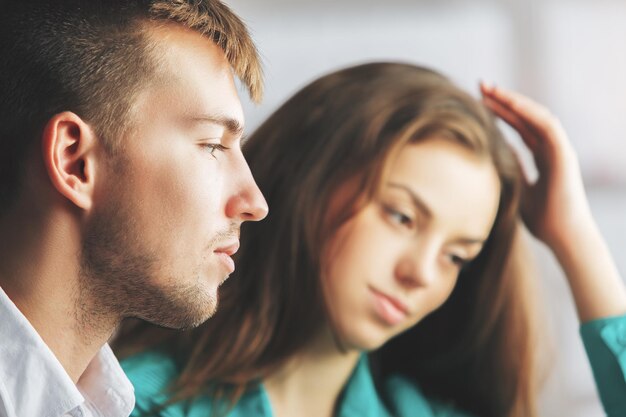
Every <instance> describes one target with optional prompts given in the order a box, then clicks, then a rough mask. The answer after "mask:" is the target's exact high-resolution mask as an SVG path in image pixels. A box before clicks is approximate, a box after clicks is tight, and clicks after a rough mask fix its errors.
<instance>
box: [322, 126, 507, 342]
mask: <svg viewBox="0 0 626 417" xmlns="http://www.w3.org/2000/svg"><path fill="white" fill-rule="evenodd" d="M390 162H391V165H390V167H391V169H390V171H389V176H388V177H387V179H386V180H385V182H384V184H383V186H382V190H381V193H380V195H378V196H376V197H375V198H374V199H373V201H371V202H370V203H368V204H367V205H365V207H364V208H363V209H361V210H360V211H359V212H358V213H357V214H355V215H354V216H353V217H352V218H351V219H349V220H348V221H347V222H345V223H344V224H343V225H342V226H341V227H340V228H339V229H338V230H337V231H336V232H335V234H334V235H333V236H332V237H331V238H330V240H329V242H328V245H327V246H326V251H325V266H324V273H323V277H322V281H323V287H324V292H325V296H326V301H327V304H328V308H329V312H330V318H331V324H332V326H333V328H334V329H335V331H336V333H337V335H338V337H339V339H340V340H341V342H342V343H343V344H344V345H345V347H346V348H348V349H358V350H372V349H376V348H378V347H380V346H381V345H382V344H384V343H385V342H387V341H388V340H389V339H391V338H392V337H394V336H396V335H398V334H399V333H401V332H403V331H405V330H407V329H408V328H410V327H412V326H413V325H414V324H416V323H417V322H418V321H420V320H421V319H422V318H424V317H425V316H426V315H428V314H429V313H431V312H432V311H434V310H435V309H436V308H438V307H439V306H441V305H442V304H443V302H444V301H445V300H446V299H447V298H448V296H449V295H450V293H451V292H452V289H453V288H454V285H455V283H456V281H457V277H458V275H459V272H460V270H461V267H462V266H463V265H464V264H465V263H467V262H468V261H470V260H472V259H474V258H475V257H476V256H477V255H478V253H479V252H480V250H481V249H482V247H483V244H484V242H485V240H486V239H487V237H488V235H489V232H490V230H491V228H492V226H493V223H494V220H495V217H496V213H497V210H498V201H499V197H500V185H499V179H498V175H497V173H496V170H495V168H494V166H493V165H492V163H491V162H489V161H488V160H486V159H484V158H481V157H479V156H477V155H476V154H475V153H473V152H472V151H471V150H469V149H467V148H465V147H463V146H461V145H459V144H457V143H453V142H451V141H448V140H445V139H439V138H433V139H429V140H425V141H421V142H419V143H416V144H409V145H407V146H405V147H404V148H403V149H402V151H401V152H399V154H398V156H397V157H396V159H395V161H390ZM336 198H341V197H340V196H336ZM331 205H332V204H331Z"/></svg>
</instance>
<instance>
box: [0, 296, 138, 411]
mask: <svg viewBox="0 0 626 417" xmlns="http://www.w3.org/2000/svg"><path fill="white" fill-rule="evenodd" d="M59 337H63V336H62V335H59ZM134 405H135V395H134V390H133V386H132V385H131V383H130V381H129V380H128V378H126V375H125V374H124V371H122V368H121V367H120V364H119V362H118V361H117V359H116V358H115V355H113V352H112V351H111V348H110V347H109V345H104V346H103V347H102V349H101V350H100V351H99V352H98V354H97V355H96V357H95V358H94V359H93V360H92V361H91V362H90V363H89V365H88V366H87V369H86V370H85V372H84V373H83V375H82V376H81V377H80V380H79V381H78V384H76V385H75V384H74V382H73V381H72V379H71V378H70V377H69V375H68V374H67V372H65V369H64V368H63V366H62V365H61V363H60V362H59V360H58V359H57V358H56V357H55V356H54V354H53V353H52V351H51V350H50V348H49V347H48V346H47V345H46V344H45V342H44V341H43V339H42V338H41V337H40V336H39V334H38V333H37V331H36V330H35V329H34V328H33V326H32V325H31V324H30V323H29V321H28V319H27V318H26V317H25V316H24V315H23V314H22V313H21V312H20V310H19V309H18V308H17V306H16V305H15V304H14V303H13V302H12V301H11V300H10V299H9V297H8V296H7V295H6V293H5V292H4V291H3V290H2V288H0V417H62V416H71V417H105V416H106V417H128V415H130V412H131V411H132V410H133V407H134Z"/></svg>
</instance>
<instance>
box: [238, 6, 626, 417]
mask: <svg viewBox="0 0 626 417" xmlns="http://www.w3.org/2000/svg"><path fill="white" fill-rule="evenodd" d="M226 3H227V4H229V5H230V6H231V7H232V8H233V9H234V10H235V11H236V12H237V13H238V14H239V15H240V16H242V17H243V18H244V19H245V20H246V22H247V23H248V25H249V26H250V28H251V31H252V34H253V37H254V38H255V39H256V41H257V44H258V46H259V49H260V51H261V54H262V56H263V59H264V64H265V65H264V67H265V73H266V95H265V99H264V101H263V103H262V104H261V105H259V106H255V105H253V104H252V103H250V102H249V101H247V97H246V95H245V93H242V94H241V97H242V100H243V102H244V107H245V111H246V117H247V123H246V124H247V131H248V132H252V131H253V130H254V128H255V127H257V126H258V125H259V123H260V122H261V121H262V120H263V119H264V118H265V117H267V116H268V115H269V114H270V113H271V112H272V111H273V110H274V109H276V108H277V106H278V105H280V104H281V103H282V102H283V101H284V100H285V99H287V98H288V97H289V96H290V95H291V94H293V93H294V92H295V91H297V90H298V89H300V88H301V87H303V86H304V85H306V84H307V83H309V82H310V81H312V80H313V79H315V78H317V77H319V76H320V75H322V74H324V73H327V72H329V71H332V70H335V69H337V68H339V67H344V66H349V65H353V64H357V63H362V62H368V61H380V60H391V61H408V62H413V63H416V64H421V65H425V66H428V67H432V68H434V69H437V70H439V71H441V72H443V73H444V74H446V75H448V76H449V77H451V78H452V79H453V80H454V81H456V82H457V84H459V85H460V86H462V87H463V88H465V89H466V90H468V91H470V92H472V93H473V94H474V95H475V96H478V91H477V90H478V89H477V86H478V82H479V80H488V81H491V82H494V83H496V84H498V85H501V86H504V87H508V88H512V89H516V90H519V91H521V92H523V93H525V94H526V95H529V96H530V97H532V98H534V99H536V100H538V101H539V102H542V103H544V104H545V105H547V106H548V107H549V108H550V109H551V110H552V111H553V113H555V114H556V115H557V116H558V117H559V118H560V119H561V121H562V123H563V124H564V125H565V127H566V129H567V131H568V132H569V135H570V138H571V140H572V142H573V144H574V147H575V148H576V150H577V152H578V155H579V159H580V163H581V165H582V169H583V175H584V179H585V183H586V186H587V190H588V193H589V196H590V199H591V204H592V209H593V211H594V214H595V216H596V219H597V221H598V223H599V225H600V227H601V229H602V231H603V232H604V234H605V236H606V238H607V240H608V242H609V246H610V248H611V250H612V252H613V255H614V256H615V257H616V260H617V262H618V267H619V269H620V271H621V273H622V276H626V46H624V40H625V39H626V24H625V22H626V2H624V1H623V0H596V1H593V2H590V1H587V0H473V1H471V2H470V1H461V0H458V1H454V0H447V1H446V0H386V1H380V0H334V1H333V0H315V1H313V0H310V1H305V0H263V1H259V0H226ZM506 133H507V135H508V136H510V137H511V139H512V140H515V137H514V134H513V133H512V132H511V131H510V130H509V131H507V132H506ZM534 251H535V253H536V257H537V260H538V263H539V273H540V275H541V284H542V286H543V287H544V289H545V296H544V299H545V303H544V304H545V305H546V308H545V314H546V321H547V323H548V328H549V330H550V332H551V333H552V334H553V336H552V343H553V346H554V348H553V350H554V352H553V355H554V356H553V360H552V361H551V363H552V364H553V367H552V368H551V369H550V373H549V375H548V379H547V381H546V384H545V387H544V390H543V394H542V397H541V409H540V411H541V415H544V416H562V415H567V416H570V417H579V416H580V417H583V416H584V417H596V416H604V413H603V412H602V409H601V406H600V404H599V400H598V398H597V393H596V391H595V386H594V384H593V379H592V376H591V371H590V368H589V365H588V363H587V359H586V357H585V354H584V351H583V347H582V343H581V342H580V340H579V336H578V322H577V319H576V315H575V310H574V305H573V302H572V299H571V295H570V293H569V290H568V287H567V285H566V283H565V279H564V277H563V275H562V273H561V272H560V269H559V267H558V265H557V264H556V263H555V261H554V258H553V257H552V256H551V254H550V253H549V251H547V250H546V249H545V247H543V246H542V245H541V244H539V243H535V245H534Z"/></svg>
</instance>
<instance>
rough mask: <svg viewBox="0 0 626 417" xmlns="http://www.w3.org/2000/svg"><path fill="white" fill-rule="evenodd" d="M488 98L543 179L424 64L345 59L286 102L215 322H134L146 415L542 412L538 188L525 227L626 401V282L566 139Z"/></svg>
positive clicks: (544, 117) (502, 95) (605, 384)
mask: <svg viewBox="0 0 626 417" xmlns="http://www.w3.org/2000/svg"><path fill="white" fill-rule="evenodd" d="M482 93H483V96H484V103H485V104H486V106H487V107H488V108H489V109H491V110H492V111H493V112H495V113H496V114H497V115H498V116H500V117H501V118H503V119H504V120H505V121H507V122H508V123H509V124H510V125H512V126H513V127H514V128H515V129H517V130H518V131H519V132H520V134H521V136H522V138H523V139H524V141H525V142H526V144H527V145H528V147H529V148H530V149H531V151H532V152H533V154H534V156H535V158H536V161H537V165H538V168H539V171H540V174H541V178H540V180H539V181H538V182H537V183H536V184H534V185H532V186H524V184H523V182H522V179H521V176H520V173H519V169H518V164H517V162H516V159H515V157H514V155H513V153H512V152H511V150H510V149H509V147H508V146H507V145H506V144H505V142H504V140H503V139H502V137H501V135H500V134H499V132H498V130H497V128H496V127H495V124H494V120H493V119H492V117H491V116H490V115H489V113H488V111H487V110H486V108H485V107H484V106H483V105H481V104H480V103H478V102H476V101H475V100H474V99H472V98H471V97H470V96H469V95H467V94H465V93H463V92H462V91H460V90H459V89H458V88H457V87H455V86H454V85H452V84H451V83H450V82H449V81H448V80H447V79H445V78H444V77H442V76H441V75H439V74H437V73H435V72H433V71H430V70H427V69H424V68H419V67H415V66H411V65H403V64H384V63H383V64H369V65H362V66H357V67H353V68H349V69H345V70H342V71H339V72H336V73H333V74H330V75H327V76H325V77H322V78H321V79H319V80H317V81H315V82H313V83H312V84H311V85H309V86H307V87H305V88H304V89H303V90H302V91H300V92H299V93H297V94H296V95H295V96H294V97H293V98H292V99H290V100H289V101H288V102H287V103H285V104H284V105H283V106H282V107H281V108H280V109H279V110H278V111H276V112H275V113H274V114H273V115H272V116H271V117H270V118H269V119H268V120H267V121H266V123H265V124H264V125H263V126H261V127H260V128H259V129H258V131H257V132H256V133H255V134H254V135H253V136H252V137H251V138H250V140H249V141H248V143H247V144H246V146H245V152H246V157H247V158H248V161H249V163H250V167H251V170H252V172H253V174H254V176H255V178H256V180H257V183H258V185H259V187H260V188H261V190H262V191H263V193H264V195H265V196H266V199H267V201H268V204H269V206H270V208H271V210H270V215H269V216H268V218H267V219H266V220H265V221H264V222H261V223H259V224H253V225H246V226H245V227H244V229H245V230H244V231H243V233H242V245H241V250H240V252H239V262H238V264H237V265H238V266H237V268H238V269H237V272H236V273H235V275H234V276H233V277H232V278H230V279H229V280H228V281H227V282H226V283H225V284H224V285H223V287H222V289H221V292H220V307H219V311H218V313H217V314H216V316H215V317H214V318H212V319H211V320H209V321H208V322H207V323H205V324H204V325H203V326H201V327H200V328H198V329H195V330H192V331H189V332H187V333H185V334H182V335H181V334H179V333H174V332H167V331H163V330H160V329H154V328H151V327H149V326H147V325H143V324H142V325H139V326H135V327H133V328H131V329H126V331H125V334H130V333H132V334H133V335H134V338H135V339H134V341H133V342H131V343H129V345H130V347H128V346H127V349H129V350H132V349H135V350H137V349H139V348H140V349H143V348H146V347H151V348H152V350H150V351H148V352H144V353H141V354H139V355H135V356H133V357H131V358H129V359H127V360H126V361H125V363H124V366H125V368H126V370H127V372H128V374H129V377H130V379H131V380H132V381H133V382H134V384H135V387H136V394H137V408H136V410H135V414H136V415H142V414H146V415H163V416H165V415H167V416H182V415H186V416H195V415H229V416H233V417H235V416H250V417H254V416H277V417H283V416H317V417H324V416H345V417H348V416H388V415H395V416H435V415H437V416H441V415H447V416H462V415H467V414H471V415H475V416H532V415H535V393H536V383H537V373H536V361H535V356H536V352H535V347H536V342H537V331H536V325H535V320H534V315H533V312H534V311H535V310H534V308H533V305H532V299H531V296H532V292H531V290H532V288H531V286H530V283H531V280H530V279H529V278H528V277H527V276H525V275H524V271H523V269H521V268H519V266H520V263H519V262H517V263H516V262H514V261H515V256H517V255H516V254H517V252H516V249H512V247H513V246H515V247H517V246H518V243H519V242H518V239H516V234H517V230H518V229H519V227H518V217H519V214H518V213H519V202H520V196H521V194H522V190H523V188H526V192H525V194H524V204H523V207H522V211H521V213H522V215H523V217H524V220H525V222H526V224H527V226H528V227H529V229H530V230H531V231H532V232H533V233H534V234H535V235H536V236H537V237H538V238H540V239H541V240H543V241H544V242H546V244H548V245H549V246H550V247H551V248H552V250H553V251H554V252H555V254H556V255H557V257H558V258H559V260H560V261H561V264H562V265H563V267H564V268H565V270H566V272H567V275H568V279H569V281H570V284H571V287H572V291H573V293H574V296H575V299H576V303H577V307H578V312H579V315H580V318H581V320H582V321H591V320H594V319H598V320H596V321H594V322H593V323H590V324H586V325H585V327H583V329H582V331H583V337H584V339H585V342H586V343H587V345H588V347H589V349H590V357H591V361H592V365H593V366H594V370H596V371H598V372H599V373H598V374H597V375H596V378H597V379H598V382H599V386H600V389H601V393H602V396H603V400H604V401H605V405H606V406H607V407H618V408H615V410H618V412H619V410H621V411H623V410H625V408H624V407H625V404H624V400H623V399H620V398H621V396H623V394H624V393H626V389H624V380H623V378H622V380H621V381H619V379H617V382H616V378H615V377H614V376H611V375H609V374H607V372H608V371H610V372H614V373H618V372H619V364H618V362H617V361H618V358H617V356H616V355H611V354H607V353H606V352H605V350H606V348H605V346H604V345H602V344H601V342H599V340H601V339H600V336H599V333H600V331H602V332H604V333H606V332H613V333H614V334H618V333H617V332H619V328H620V326H623V325H624V322H625V321H626V319H625V318H624V317H617V318H613V319H606V318H607V317H610V316H616V315H620V314H624V313H626V295H625V290H624V285H623V283H622V282H621V280H620V277H619V276H618V273H617V271H616V270H615V267H614V266H613V263H612V260H611V258H610V255H609V254H608V251H607V250H606V248H605V247H604V244H603V242H602V238H601V237H600V235H599V233H598V232H597V229H596V227H595V224H594V222H593V219H592V217H591V214H590V211H589V209H588V205H587V201H586V197H585V194H584V190H583V187H582V182H581V180H580V175H579V172H578V166H577V163H576V159H575V156H574V155H573V152H572V151H571V149H570V147H569V144H568V143H567V138H566V136H565V134H564V132H563V131H562V129H561V128H560V127H559V126H558V123H557V122H555V121H554V120H553V119H552V117H551V116H550V115H549V114H548V113H547V112H546V110H544V109H543V108H541V107H540V106H538V105H537V104H535V103H533V102H531V101H530V100H528V99H526V98H524V97H522V96H519V95H517V94H514V93H510V92H506V91H504V90H502V89H499V88H491V87H489V86H486V85H484V86H482ZM217 158H218V160H219V155H218V157H217ZM507 268H508V269H507ZM606 329H608V330H606ZM137 335H139V336H137ZM123 339H124V338H122V340H123ZM603 349H604V350H603ZM622 365H624V364H622ZM604 368H607V369H608V371H607V369H604ZM624 368H626V365H624ZM603 369H604V371H603ZM603 372H604V373H603ZM618 383H621V385H619V384H618ZM616 398H617V400H615V399H616ZM615 401H617V403H616V404H615V403H614V402H615ZM619 407H621V408H619ZM615 410H610V412H615ZM614 415H618V414H614Z"/></svg>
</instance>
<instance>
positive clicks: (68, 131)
mask: <svg viewBox="0 0 626 417" xmlns="http://www.w3.org/2000/svg"><path fill="white" fill-rule="evenodd" d="M41 143H42V153H43V160H44V164H45V167H46V171H47V173H48V177H49V178H50V181H51V182H52V185H53V186H54V188H56V190H57V191H58V192H59V193H60V194H61V195H63V196H64V197H65V198H67V199H68V200H70V201H71V202H72V203H73V204H74V205H76V206H77V207H79V208H81V209H83V210H89V209H90V208H91V205H92V203H93V191H94V180H95V160H96V154H97V152H96V151H97V148H98V140H97V136H96V134H95V132H94V131H93V129H92V128H91V126H89V125H88V124H87V123H86V122H85V121H83V120H82V119H81V118H80V117H79V116H78V115H76V114H75V113H72V112H63V113H59V114H56V115H54V116H53V117H52V118H51V119H50V120H48V123H47V124H46V126H45V127H44V130H43V133H42V142H41Z"/></svg>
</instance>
